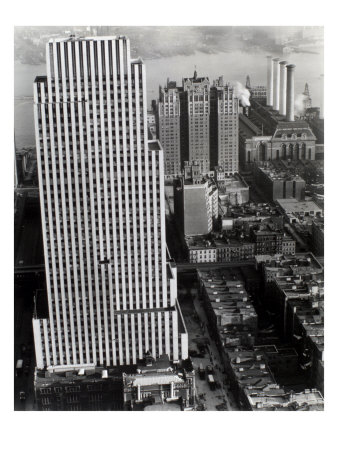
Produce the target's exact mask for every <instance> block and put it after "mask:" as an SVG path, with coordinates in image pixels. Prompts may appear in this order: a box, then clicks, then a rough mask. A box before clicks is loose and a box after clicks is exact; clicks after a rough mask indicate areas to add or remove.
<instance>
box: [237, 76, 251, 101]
mask: <svg viewBox="0 0 338 450" xmlns="http://www.w3.org/2000/svg"><path fill="white" fill-rule="evenodd" d="M234 86H235V92H236V95H237V97H238V98H239V101H240V102H241V105H242V106H250V100H249V97H250V92H249V91H248V89H246V88H245V87H244V86H243V84H242V83H240V82H239V81H236V82H235V85H234Z"/></svg>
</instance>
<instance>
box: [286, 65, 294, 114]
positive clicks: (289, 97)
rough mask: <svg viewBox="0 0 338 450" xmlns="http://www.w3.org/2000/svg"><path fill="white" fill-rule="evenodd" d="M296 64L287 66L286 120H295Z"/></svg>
mask: <svg viewBox="0 0 338 450" xmlns="http://www.w3.org/2000/svg"><path fill="white" fill-rule="evenodd" d="M295 67H296V66H295V65H294V64H288V65H287V66H286V69H287V73H286V120H287V121H288V122H293V121H294V120H295Z"/></svg>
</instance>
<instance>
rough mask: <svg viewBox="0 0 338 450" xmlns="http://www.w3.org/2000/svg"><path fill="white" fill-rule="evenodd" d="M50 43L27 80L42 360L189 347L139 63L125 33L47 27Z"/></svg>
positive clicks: (159, 157) (110, 361) (107, 359)
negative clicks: (42, 286)
mask: <svg viewBox="0 0 338 450" xmlns="http://www.w3.org/2000/svg"><path fill="white" fill-rule="evenodd" d="M46 54H47V76H44V77H37V78H36V80H35V83H34V114H35V133H36V147H37V160H38V173H39V186H40V203H41V218H42V229H43V242H44V256H45V267H46V284H47V299H46V301H48V314H47V315H46V316H45V317H39V308H37V311H36V314H35V316H34V318H33V329H34V339H35V351H36V361H37V367H38V368H44V367H48V366H57V367H58V366H72V365H74V366H83V365H86V364H95V365H103V366H116V365H124V364H134V363H136V361H137V359H139V358H142V357H143V356H144V355H145V353H146V352H147V351H149V352H150V353H151V354H152V355H153V356H154V357H158V356H159V355H161V354H163V353H166V354H168V355H169V358H170V359H171V360H173V361H178V360H179V359H186V358H187V357H188V341H187V339H188V338H187V332H186V328H185V325H184V322H183V319H182V316H181V312H180V309H179V305H178V302H177V282H176V268H175V266H174V265H173V264H172V263H171V262H170V261H169V258H168V253H167V248H166V238H165V207H164V201H165V199H164V169H163V151H162V149H161V147H160V144H159V142H158V141H150V142H148V140H147V101H146V73H145V66H144V64H143V62H142V60H140V59H138V60H131V59H130V44H129V40H128V39H127V38H125V37H117V38H115V37H95V38H79V39H77V38H74V37H70V38H67V39H53V40H51V41H49V43H48V44H47V52H46ZM61 368H62V367H61Z"/></svg>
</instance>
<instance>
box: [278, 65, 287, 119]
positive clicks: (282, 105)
mask: <svg viewBox="0 0 338 450" xmlns="http://www.w3.org/2000/svg"><path fill="white" fill-rule="evenodd" d="M286 65H287V61H280V62H279V69H280V75H279V76H280V90H279V114H281V115H282V116H285V115H286Z"/></svg>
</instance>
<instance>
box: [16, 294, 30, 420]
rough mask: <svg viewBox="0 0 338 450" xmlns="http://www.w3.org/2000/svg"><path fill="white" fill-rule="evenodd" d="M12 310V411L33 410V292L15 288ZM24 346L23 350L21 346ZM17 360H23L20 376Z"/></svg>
mask: <svg viewBox="0 0 338 450" xmlns="http://www.w3.org/2000/svg"><path fill="white" fill-rule="evenodd" d="M15 291H16V292H15V308H14V320H15V322H14V333H15V337H14V410H15V411H32V410H34V391H33V377H34V367H35V356H34V344H33V330H32V314H33V292H32V289H31V288H29V287H27V286H25V287H24V288H23V287H19V286H15ZM23 345H24V346H25V349H23V347H22V346H23ZM18 359H22V360H23V370H22V373H21V374H16V370H15V366H16V362H17V360H18ZM20 392H25V396H26V400H23V401H22V400H20Z"/></svg>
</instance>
